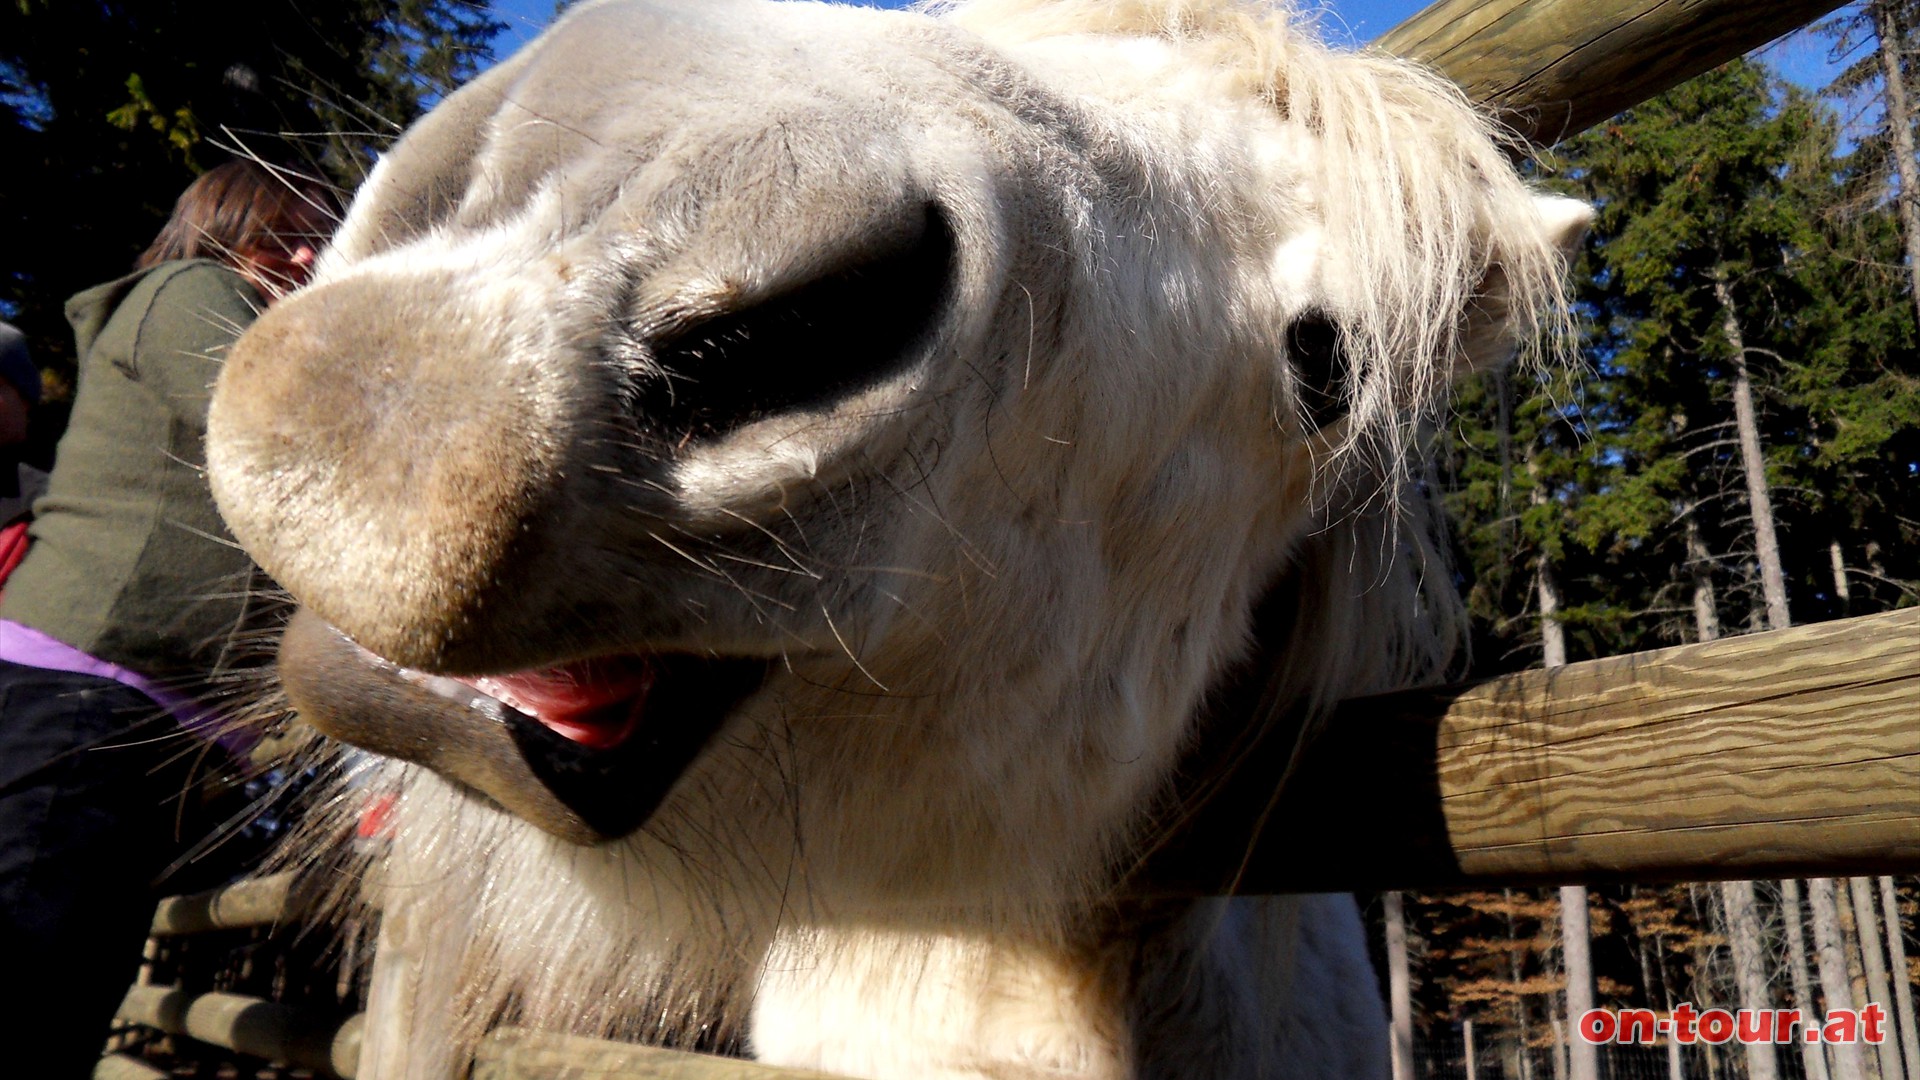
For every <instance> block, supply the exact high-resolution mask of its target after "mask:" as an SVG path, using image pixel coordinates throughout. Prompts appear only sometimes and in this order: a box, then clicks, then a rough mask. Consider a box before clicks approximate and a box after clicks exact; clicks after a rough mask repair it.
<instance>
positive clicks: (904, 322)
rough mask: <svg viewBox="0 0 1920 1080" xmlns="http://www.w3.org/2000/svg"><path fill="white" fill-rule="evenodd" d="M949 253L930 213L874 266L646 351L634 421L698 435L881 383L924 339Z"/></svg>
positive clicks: (950, 240) (942, 292)
mask: <svg viewBox="0 0 1920 1080" xmlns="http://www.w3.org/2000/svg"><path fill="white" fill-rule="evenodd" d="M953 252H954V237H953V229H952V226H951V225H949V224H948V222H947V220H946V218H945V216H944V215H942V214H941V213H940V211H939V210H938V209H937V208H935V207H931V206H929V207H928V208H927V211H926V218H925V225H924V227H923V228H921V229H920V230H918V232H917V233H915V234H913V235H910V236H908V237H906V238H904V240H903V242H902V243H900V244H899V245H897V246H896V247H894V248H892V249H890V250H888V251H886V252H884V253H882V254H880V255H879V256H877V257H874V258H870V259H866V260H863V261H861V262H859V263H857V264H855V265H853V266H850V267H847V268H844V269H841V270H837V271H835V272H833V273H831V274H828V275H826V276H824V277H820V278H816V279H815V280H813V281H810V282H808V283H806V284H804V285H801V286H799V287H798V288H795V289H792V290H789V291H787V292H785V293H782V294H781V295H778V296H774V297H772V298H769V299H767V300H764V301H762V302H760V303H757V304H754V305H753V306H751V307H748V308H745V309H743V310H740V311H732V312H727V313H724V314H721V315H716V316H713V317H711V318H707V319H703V320H701V321H699V322H696V323H694V324H693V325H691V326H687V327H685V328H682V329H678V330H676V331H674V332H673V333H672V334H671V335H669V336H667V337H664V338H662V339H660V340H658V341H656V342H654V343H653V345H652V348H651V350H650V351H651V353H652V359H653V369H652V370H651V371H649V372H648V373H647V374H646V375H643V376H641V378H640V380H639V384H638V387H637V394H636V400H635V405H634V408H635V413H636V418H637V419H638V421H639V423H640V424H641V425H642V426H644V427H648V428H651V429H654V430H656V431H659V432H661V433H662V434H664V435H667V436H668V437H669V438H670V439H672V440H673V441H676V442H677V441H679V440H681V439H684V438H705V437H708V436H712V435H716V434H720V433H724V432H726V431H729V430H731V429H733V428H736V427H739V426H740V425H742V424H746V423H750V422H752V421H754V420H758V419H761V418H763V417H767V416H774V415H777V414H779V413H782V412H787V411H790V410H796V409H807V408H817V407H821V406H825V405H829V404H831V403H832V402H834V401H836V400H838V399H840V398H842V397H844V396H846V395H847V394H850V393H853V392H855V391H858V390H860V389H863V388H865V387H867V386H870V385H872V384H874V383H876V382H878V381H879V380H881V379H882V378H884V377H886V376H887V375H890V374H892V373H893V372H895V371H898V370H899V369H900V368H902V367H904V366H906V365H907V364H908V363H909V362H910V361H911V359H912V358H913V354H914V349H913V346H914V345H916V344H918V343H920V342H921V341H922V340H924V339H925V338H926V337H927V336H928V334H929V333H930V332H931V330H932V327H933V326H934V323H935V320H936V317H937V316H938V315H939V312H940V308H941V306H942V304H943V302H944V301H945V299H946V294H947V282H948V279H949V278H950V277H951V275H952V269H953Z"/></svg>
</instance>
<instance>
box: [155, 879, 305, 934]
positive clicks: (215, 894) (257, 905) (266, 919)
mask: <svg viewBox="0 0 1920 1080" xmlns="http://www.w3.org/2000/svg"><path fill="white" fill-rule="evenodd" d="M305 901H306V897H305V895H304V894H302V893H296V892H295V881H294V874H293V873H292V872H291V871H288V872H286V873H280V874H271V875H269V876H267V877H260V878H249V879H247V880H245V881H239V882H235V883H234V884H232V885H227V886H225V887H222V888H218V889H209V890H208V891H206V892H201V893H193V894H192V895H189V896H169V897H167V898H166V899H164V900H162V901H160V905H159V907H157V908H155V909H154V912H153V929H152V931H151V933H152V934H153V935H154V936H155V937H166V936H168V935H171V934H199V933H205V932H206V931H209V930H233V929H238V928H240V927H245V926H272V925H274V924H275V923H279V922H282V921H284V920H286V919H288V918H289V917H291V916H294V915H297V914H298V913H299V911H300V910H301V908H302V907H303V906H304V905H305Z"/></svg>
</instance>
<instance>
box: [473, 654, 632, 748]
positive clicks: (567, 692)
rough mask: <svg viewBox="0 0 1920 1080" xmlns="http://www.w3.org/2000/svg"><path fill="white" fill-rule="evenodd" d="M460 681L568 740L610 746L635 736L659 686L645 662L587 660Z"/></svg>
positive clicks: (598, 746) (597, 746) (596, 745)
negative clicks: (650, 694) (649, 695)
mask: <svg viewBox="0 0 1920 1080" xmlns="http://www.w3.org/2000/svg"><path fill="white" fill-rule="evenodd" d="M460 681H461V682H464V683H466V684H467V685H468V686H471V687H473V688H474V689H475V690H478V691H480V692H481V693H483V694H486V695H487V696H489V697H493V698H498V699H499V700H501V701H503V702H506V703H507V704H508V705H511V706H513V707H514V708H516V709H518V710H520V711H521V712H523V713H526V714H527V715H528V716H531V717H533V718H534V719H535V720H538V721H540V722H541V723H542V724H544V725H546V726H547V727H549V728H551V729H553V730H554V731H555V732H557V733H559V734H560V735H562V736H564V737H565V738H568V739H571V740H573V741H574V742H577V743H580V744H581V745H583V746H588V747H591V748H593V749H595V750H604V749H606V748H607V747H610V746H618V745H619V744H620V743H622V742H624V741H625V740H626V738H627V736H629V735H631V734H633V729H634V727H635V726H636V725H637V724H638V723H639V722H640V715H641V713H642V712H643V711H644V708H645V705H646V700H647V691H648V690H649V689H651V688H652V686H653V668H652V667H651V666H650V665H648V664H647V663H646V662H644V661H640V660H620V659H613V660H585V661H581V662H580V663H576V664H565V665H562V666H560V667H551V668H544V669H542V670H539V671H520V672H515V673H513V674H511V675H481V676H478V677H476V678H470V679H461V680H460Z"/></svg>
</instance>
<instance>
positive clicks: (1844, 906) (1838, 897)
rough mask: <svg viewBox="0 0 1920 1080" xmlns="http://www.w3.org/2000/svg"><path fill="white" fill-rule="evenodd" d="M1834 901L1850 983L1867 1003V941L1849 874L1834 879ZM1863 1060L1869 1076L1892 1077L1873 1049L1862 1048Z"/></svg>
mask: <svg viewBox="0 0 1920 1080" xmlns="http://www.w3.org/2000/svg"><path fill="white" fill-rule="evenodd" d="M1833 896H1834V901H1835V903H1837V904H1838V905H1839V908H1840V941H1841V943H1842V944H1843V945H1845V946H1846V950H1847V985H1848V986H1850V987H1852V988H1853V1000H1854V1003H1855V1004H1856V1005H1859V1006H1862V1007H1864V1006H1865V1005H1866V1004H1867V1003H1868V1002H1870V1001H1873V1000H1875V998H1874V996H1873V991H1872V990H1871V989H1870V988H1869V987H1868V986H1867V965H1866V959H1865V957H1864V956H1863V955H1862V954H1863V953H1864V952H1865V949H1864V948H1862V946H1863V945H1864V944H1865V942H1864V941H1862V940H1861V937H1860V933H1861V931H1860V925H1859V923H1858V922H1856V921H1855V920H1854V915H1853V913H1854V911H1855V910H1856V909H1855V907H1854V904H1853V890H1852V889H1851V888H1849V887H1848V885H1847V879H1846V878H1834V879H1833ZM1860 1061H1861V1063H1862V1064H1863V1065H1865V1066H1866V1069H1867V1080H1890V1078H1886V1077H1882V1076H1881V1075H1880V1055H1879V1054H1877V1053H1875V1052H1874V1051H1871V1050H1866V1049H1862V1050H1861V1051H1860Z"/></svg>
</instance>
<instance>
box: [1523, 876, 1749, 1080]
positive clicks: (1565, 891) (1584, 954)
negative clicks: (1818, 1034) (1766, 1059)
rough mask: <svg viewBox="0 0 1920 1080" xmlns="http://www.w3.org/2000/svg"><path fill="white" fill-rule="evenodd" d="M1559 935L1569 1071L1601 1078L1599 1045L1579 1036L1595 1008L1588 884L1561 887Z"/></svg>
mask: <svg viewBox="0 0 1920 1080" xmlns="http://www.w3.org/2000/svg"><path fill="white" fill-rule="evenodd" d="M1560 937H1561V948H1562V950H1563V951H1564V952H1565V953H1566V958H1567V1032H1568V1039H1567V1066H1568V1069H1567V1075H1568V1077H1569V1078H1570V1080H1600V1048H1599V1047H1597V1046H1595V1045H1594V1044H1592V1043H1590V1042H1588V1041H1587V1040H1585V1039H1582V1038H1580V1036H1579V1031H1580V1018H1581V1017H1582V1016H1585V1015H1586V1014H1587V1010H1589V1009H1591V1008H1593V929H1592V927H1591V926H1590V925H1589V924H1588V919H1587V887H1586V886H1585V885H1563V886H1561V887H1560ZM1764 1080H1773V1078H1772V1077H1766V1078H1764Z"/></svg>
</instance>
